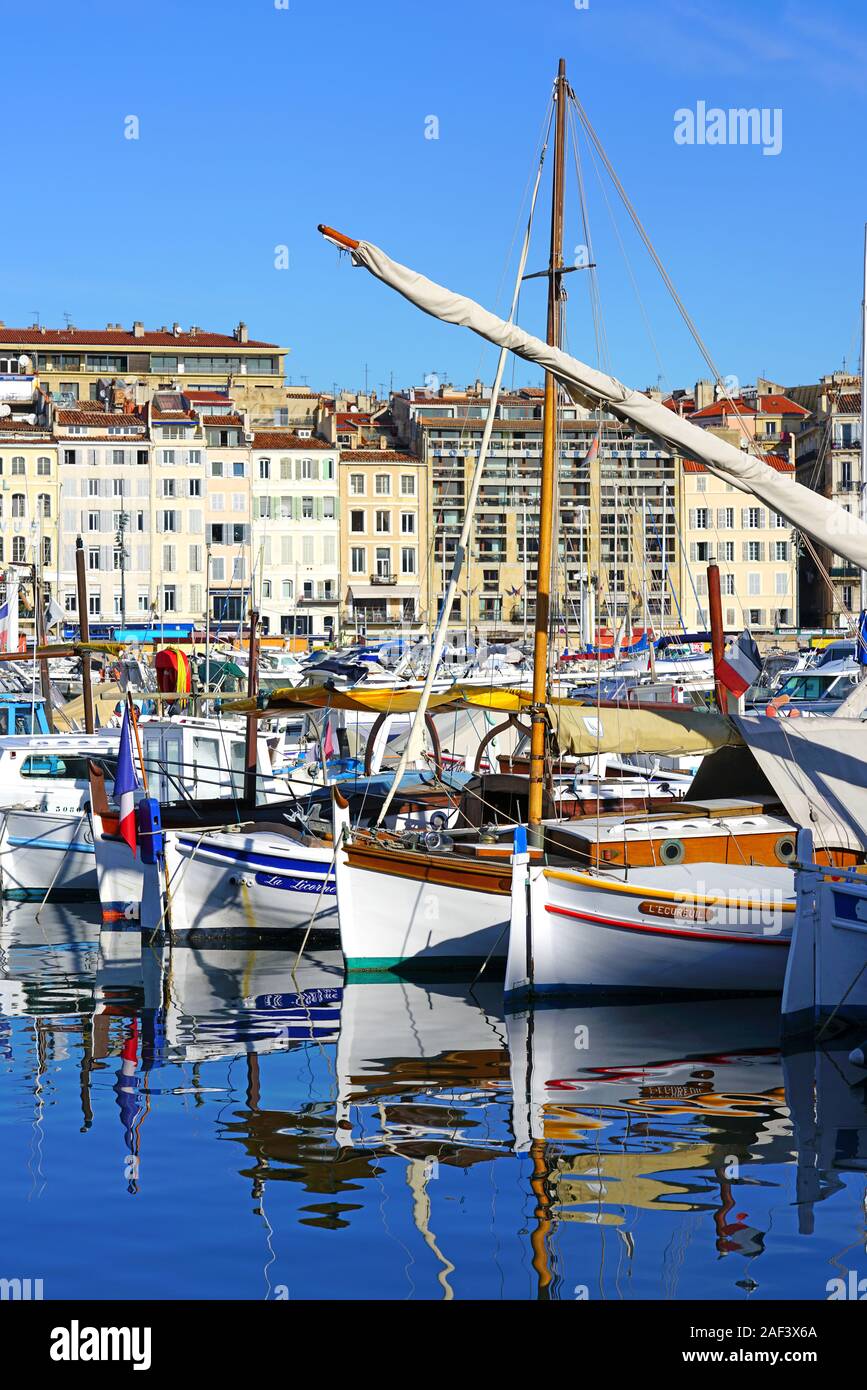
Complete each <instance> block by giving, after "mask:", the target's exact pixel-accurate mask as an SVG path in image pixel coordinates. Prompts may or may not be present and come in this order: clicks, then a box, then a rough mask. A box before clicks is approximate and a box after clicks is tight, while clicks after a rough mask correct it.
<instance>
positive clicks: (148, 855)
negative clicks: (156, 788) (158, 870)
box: [135, 796, 165, 864]
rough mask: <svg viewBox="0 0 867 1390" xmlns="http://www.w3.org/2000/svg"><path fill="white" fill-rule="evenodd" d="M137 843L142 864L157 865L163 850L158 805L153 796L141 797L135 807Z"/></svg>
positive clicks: (163, 841)
mask: <svg viewBox="0 0 867 1390" xmlns="http://www.w3.org/2000/svg"><path fill="white" fill-rule="evenodd" d="M135 815H136V825H137V827H138V842H139V848H140V850H141V862H142V863H143V864H158V863H159V861H160V857H161V855H162V853H163V850H164V848H165V840H164V838H163V821H162V815H161V814H160V803H159V802H158V801H157V799H156V797H155V796H143V797H142V799H141V801H140V802H139V803H138V806H137V807H136V812H135Z"/></svg>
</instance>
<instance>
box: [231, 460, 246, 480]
mask: <svg viewBox="0 0 867 1390" xmlns="http://www.w3.org/2000/svg"><path fill="white" fill-rule="evenodd" d="M246 476H247V475H246V471H245V468H244V464H243V463H241V462H236V463H233V464H232V477H233V478H245V477H246Z"/></svg>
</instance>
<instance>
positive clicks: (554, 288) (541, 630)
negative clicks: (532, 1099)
mask: <svg viewBox="0 0 867 1390" xmlns="http://www.w3.org/2000/svg"><path fill="white" fill-rule="evenodd" d="M567 93H568V87H567V84H566V61H565V59H564V58H561V59H560V67H559V70H558V73H557V81H556V83H555V84H554V102H555V108H556V121H555V130H554V179H553V188H552V193H551V254H550V259H549V262H548V337H547V341H548V343H549V344H551V345H552V346H553V347H559V345H560V293H561V284H562V279H563V276H562V268H563V185H564V170H565V155H566V98H567ZM557 391H558V387H557V382H556V380H555V378H554V376H553V375H552V374H551V372H547V373H546V375H545V413H544V417H543V423H542V472H541V478H540V482H539V554H538V570H537V575H536V625H535V635H534V640H533V704H532V707H531V721H532V722H531V730H530V797H529V812H528V817H527V819H528V821H529V842H530V844H531V845H533V846H536V847H539V848H540V847H541V844H542V795H543V790H544V778H545V732H546V723H545V701H546V697H547V694H548V624H549V620H550V613H551V571H552V555H553V544H554V484H555V480H556V475H557V456H556V449H557Z"/></svg>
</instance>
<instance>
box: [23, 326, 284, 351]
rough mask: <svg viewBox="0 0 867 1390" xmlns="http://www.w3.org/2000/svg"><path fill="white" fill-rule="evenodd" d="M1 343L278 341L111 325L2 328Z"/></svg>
mask: <svg viewBox="0 0 867 1390" xmlns="http://www.w3.org/2000/svg"><path fill="white" fill-rule="evenodd" d="M0 343H14V344H18V343H22V344H25V345H26V346H28V347H30V346H39V345H40V344H41V345H43V346H46V347H58V348H62V347H97V346H99V347H113V348H119V347H126V348H133V349H142V348H149V347H178V346H180V347H185V348H215V347H219V348H231V349H232V350H233V352H234V351H237V350H242V351H249V350H250V349H251V348H275V349H276V348H277V347H278V345H277V343H265V342H260V341H259V340H258V339H256V338H250V339H248V341H247V342H246V343H239V342H238V339H237V338H235V337H234V336H233V335H232V334H228V333H195V334H192V335H191V334H189V333H168V332H166V333H152V332H149V331H148V330H145V334H144V337H142V338H136V336H135V334H134V333H133V332H132V331H131V330H126V329H120V330H118V329H112V328H103V329H96V328H46V329H45V331H44V332H43V331H42V329H41V328H34V327H32V326H31V327H30V328H0Z"/></svg>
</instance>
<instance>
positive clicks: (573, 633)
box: [392, 382, 681, 644]
mask: <svg viewBox="0 0 867 1390" xmlns="http://www.w3.org/2000/svg"><path fill="white" fill-rule="evenodd" d="M489 396H490V392H489V390H488V388H486V387H483V386H482V385H481V383H480V382H477V383H476V384H475V386H474V387H471V388H468V390H467V391H465V392H457V391H454V390H453V389H452V388H448V387H444V388H442V389H441V390H440V391H438V392H437V393H431V392H428V391H422V390H411V391H409V392H407V393H405V394H403V395H401V396H397V397H394V398H393V401H392V409H393V414H394V417H395V421H396V422H397V424H398V427H399V428H400V429H401V431H402V432H405V434H406V436H407V437H408V438H409V440H410V441H411V442H412V443H413V445H414V446H415V452H417V453H418V454H419V455H420V457H421V458H422V460H423V462H424V463H425V464H426V465H427V467H428V469H429V472H430V479H431V482H430V513H429V526H430V534H431V537H432V546H431V557H430V566H429V578H428V583H429V586H430V593H431V596H432V600H433V601H434V603H438V602H439V599H440V597H441V595H442V593H443V592H444V589H445V584H446V582H447V580H448V575H449V571H450V568H451V564H452V561H453V559H454V553H455V546H456V544H457V539H458V536H459V534H460V530H461V526H462V524H463V519H464V512H465V506H466V499H467V495H468V490H469V486H470V480H471V476H472V471H473V467H474V464H475V461H476V458H477V457H478V453H479V448H480V444H481V439H482V433H483V428H484V418H485V416H486V415H487V411H488V404H487V402H488V399H489ZM542 404H543V393H542V392H541V390H539V389H535V388H525V389H522V390H520V391H517V392H513V393H506V394H504V395H502V396H501V397H500V400H499V402H498V408H497V415H496V423H495V426H494V429H493V432H492V436H491V448H490V453H489V458H488V463H487V466H486V470H485V476H484V479H483V482H482V485H481V490H480V494H479V502H478V507H477V509H476V514H475V517H474V522H473V532H472V537H471V544H470V550H469V555H468V562H467V570H466V574H465V581H464V585H463V590H462V592H461V593H460V594H459V596H458V598H459V602H458V603H457V604H456V606H455V609H454V610H453V615H454V617H455V620H456V621H461V622H466V623H468V624H469V625H472V626H473V627H474V628H478V629H479V631H480V633H481V632H485V633H493V632H497V631H502V632H511V633H513V634H514V633H517V632H518V631H520V630H527V629H528V628H529V626H530V625H531V624H532V622H533V620H534V616H535V598H534V595H535V589H536V577H537V557H538V546H539V531H538V508H539V479H540V467H541V457H542ZM562 414H563V418H562V425H561V431H560V441H559V477H558V515H559V523H560V524H559V528H558V534H557V556H556V574H555V576H554V585H553V588H554V616H555V621H556V622H557V623H558V625H559V627H560V629H561V633H562V635H563V637H564V638H566V639H567V640H569V641H571V642H572V643H573V644H574V643H575V642H576V641H577V640H579V636H580V634H581V633H582V624H583V630H584V635H585V636H589V633H590V630H591V629H592V630H593V631H595V630H596V629H598V628H616V627H617V626H618V625H622V624H623V623H624V621H625V620H627V618H631V620H632V621H634V622H635V623H637V624H640V622H641V621H642V618H643V617H646V619H647V621H648V622H650V623H651V624H653V625H655V626H656V627H661V626H665V627H668V626H669V625H670V624H671V623H672V622H673V621H676V615H677V608H678V596H679V593H680V585H681V568H680V562H679V557H678V547H677V527H678V515H677V508H678V500H679V486H678V477H677V471H676V468H675V460H674V457H673V455H672V454H671V452H670V451H668V450H666V449H665V448H663V447H662V446H661V445H660V444H659V442H658V441H655V440H652V439H649V438H642V437H639V436H637V435H635V434H634V432H632V431H630V430H628V429H627V428H626V427H624V426H622V425H620V424H619V423H618V422H616V421H614V420H611V419H607V418H603V419H597V418H596V417H594V416H590V415H589V414H588V413H587V412H583V411H580V410H579V409H578V408H577V407H574V406H570V407H566V408H565V409H564V410H563V413H562Z"/></svg>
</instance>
